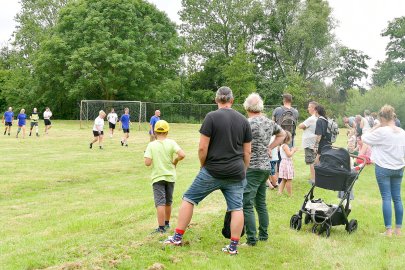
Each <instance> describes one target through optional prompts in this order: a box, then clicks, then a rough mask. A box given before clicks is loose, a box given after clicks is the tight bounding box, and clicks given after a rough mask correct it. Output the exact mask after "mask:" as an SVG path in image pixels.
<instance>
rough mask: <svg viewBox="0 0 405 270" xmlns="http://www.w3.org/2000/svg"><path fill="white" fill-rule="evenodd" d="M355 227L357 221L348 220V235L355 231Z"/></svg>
mask: <svg viewBox="0 0 405 270" xmlns="http://www.w3.org/2000/svg"><path fill="white" fill-rule="evenodd" d="M357 226H358V224H357V220H356V219H352V220H350V222H349V224H347V225H346V231H347V232H348V233H352V232H354V231H356V230H357Z"/></svg>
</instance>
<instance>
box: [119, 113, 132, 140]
mask: <svg viewBox="0 0 405 270" xmlns="http://www.w3.org/2000/svg"><path fill="white" fill-rule="evenodd" d="M130 118H131V116H130V115H129V109H128V108H125V109H124V114H123V115H122V116H121V119H120V121H121V126H122V131H123V132H124V136H123V137H122V139H121V146H124V145H125V146H127V147H128V138H129V126H130V125H131V121H130Z"/></svg>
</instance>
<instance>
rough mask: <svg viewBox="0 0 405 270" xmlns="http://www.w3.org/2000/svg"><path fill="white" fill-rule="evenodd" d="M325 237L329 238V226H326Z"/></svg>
mask: <svg viewBox="0 0 405 270" xmlns="http://www.w3.org/2000/svg"><path fill="white" fill-rule="evenodd" d="M325 236H326V238H328V237H329V236H330V227H329V226H326V229H325Z"/></svg>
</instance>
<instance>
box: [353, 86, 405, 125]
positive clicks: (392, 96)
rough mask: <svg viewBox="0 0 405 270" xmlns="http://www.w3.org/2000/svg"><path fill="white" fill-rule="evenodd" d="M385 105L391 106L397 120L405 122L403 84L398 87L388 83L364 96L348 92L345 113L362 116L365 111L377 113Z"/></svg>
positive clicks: (356, 92)
mask: <svg viewBox="0 0 405 270" xmlns="http://www.w3.org/2000/svg"><path fill="white" fill-rule="evenodd" d="M385 104H389V105H391V106H393V107H394V108H395V112H396V114H397V116H398V119H399V120H401V119H402V120H403V121H405V83H403V84H399V85H395V84H393V83H390V84H386V85H385V86H382V87H374V88H372V89H371V90H369V91H367V92H366V93H365V94H364V95H360V94H359V92H358V91H354V90H352V91H350V92H349V99H348V101H347V104H346V112H347V114H349V115H356V114H361V115H363V112H364V110H366V109H368V110H370V111H371V112H378V111H379V110H380V108H381V107H382V106H384V105H385Z"/></svg>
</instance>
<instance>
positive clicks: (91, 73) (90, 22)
mask: <svg viewBox="0 0 405 270" xmlns="http://www.w3.org/2000/svg"><path fill="white" fill-rule="evenodd" d="M180 54H181V40H180V38H179V37H178V35H177V32H176V27H175V24H174V23H172V22H171V21H170V20H169V19H168V18H167V16H166V15H165V13H163V12H161V11H158V10H157V9H156V7H155V6H154V5H152V4H149V3H147V2H145V1H141V0H114V1H109V0H79V1H74V2H71V3H69V4H68V5H67V6H66V7H65V8H63V9H62V10H61V12H60V17H59V20H58V23H57V24H56V26H55V30H54V31H53V35H52V37H51V38H49V39H48V40H46V41H44V42H43V43H41V47H40V49H39V51H38V56H37V60H36V62H35V75H36V76H37V77H38V80H39V87H38V89H39V93H40V94H41V96H43V97H45V98H46V99H47V100H49V101H52V102H54V103H55V102H56V103H58V104H59V105H61V106H70V107H72V106H75V105H76V102H78V101H79V100H80V99H89V98H91V99H108V100H109V99H131V100H153V99H154V98H155V95H154V89H155V88H156V87H157V86H158V85H159V84H160V83H161V82H163V81H165V80H166V79H168V78H171V77H174V76H175V75H176V69H177V67H178V66H177V64H178V62H177V60H178V58H179V56H180ZM51 97H53V98H52V99H51ZM67 109H68V108H66V110H67Z"/></svg>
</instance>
